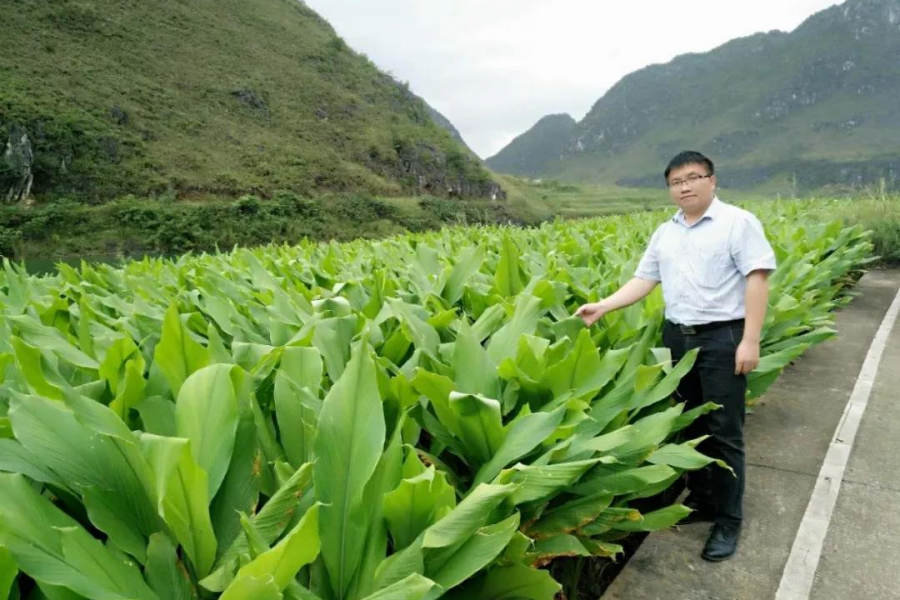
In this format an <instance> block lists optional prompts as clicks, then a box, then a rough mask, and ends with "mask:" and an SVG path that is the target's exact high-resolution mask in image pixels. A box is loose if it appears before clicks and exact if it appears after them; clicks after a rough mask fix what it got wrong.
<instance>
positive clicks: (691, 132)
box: [487, 0, 900, 191]
mask: <svg viewBox="0 0 900 600" xmlns="http://www.w3.org/2000/svg"><path fill="white" fill-rule="evenodd" d="M897 98H900V0H848V1H847V2H845V3H843V4H841V5H837V6H833V7H831V8H829V9H826V10H824V11H821V12H819V13H817V14H815V15H813V16H812V17H810V18H809V19H807V20H806V21H805V22H804V23H803V24H802V25H800V26H799V27H798V28H797V29H796V30H794V31H793V32H791V33H783V32H778V31H774V32H769V33H759V34H756V35H753V36H750V37H746V38H741V39H737V40H733V41H731V42H728V43H726V44H724V45H722V46H720V47H718V48H716V49H714V50H712V51H710V52H707V53H703V54H688V55H684V56H679V57H677V58H675V59H674V60H673V61H671V62H670V63H667V64H664V65H653V66H650V67H647V68H644V69H641V70H639V71H636V72H634V73H632V74H630V75H628V76H626V77H624V78H623V79H622V80H621V81H619V82H618V83H617V84H616V85H615V86H613V87H612V88H611V89H610V90H609V91H608V92H607V93H606V94H605V95H604V96H603V97H602V98H601V99H600V100H598V101H597V103H596V104H595V105H594V106H593V108H592V109H591V110H590V112H589V113H588V114H587V115H586V116H585V118H584V119H582V120H581V121H580V122H579V123H578V124H577V125H576V126H575V127H574V128H573V130H572V132H571V134H570V135H569V137H568V140H567V141H566V143H565V144H564V146H565V148H564V150H562V151H561V152H560V151H559V149H558V148H557V147H555V144H551V145H548V144H546V143H545V141H544V140H543V139H541V138H540V137H539V136H536V135H532V136H528V138H525V139H522V138H520V139H518V140H517V141H516V142H515V143H516V144H518V146H519V150H518V152H519V153H526V152H529V153H530V154H531V163H530V165H529V168H528V169H520V170H517V169H514V168H510V169H508V170H507V172H511V173H513V174H521V175H527V176H531V177H536V176H543V177H558V178H560V179H563V180H569V181H585V182H595V183H606V184H618V185H629V186H645V185H657V186H658V185H660V184H661V183H662V170H663V167H664V166H665V164H666V162H667V161H668V159H669V158H671V156H672V155H674V154H675V153H677V152H678V151H680V150H683V149H696V150H700V151H702V152H705V153H707V154H709V155H710V156H711V157H712V158H713V159H714V160H715V161H716V162H717V163H718V165H719V166H720V167H721V168H720V172H721V173H722V177H720V181H721V183H722V184H723V185H725V186H731V187H739V188H748V189H749V188H755V189H760V190H771V191H775V190H779V191H780V190H785V191H787V190H794V191H803V190H810V189H816V188H821V187H823V186H828V185H840V186H852V185H859V184H863V185H865V184H870V183H877V182H879V180H880V179H882V178H883V179H884V180H885V181H886V184H887V186H888V187H892V188H895V189H896V188H898V187H900V105H898V102H897ZM522 146H530V147H531V150H529V151H526V150H523V149H522ZM505 152H507V150H504V151H503V152H501V154H500V155H498V156H501V155H503V154H504V153H505ZM538 154H541V156H540V159H538V158H537V155H538ZM535 162H537V163H539V166H538V167H537V168H535V166H534V163H535ZM487 164H488V165H490V166H492V167H494V168H497V169H498V170H499V165H498V162H497V160H495V159H493V158H492V159H489V160H488V161H487Z"/></svg>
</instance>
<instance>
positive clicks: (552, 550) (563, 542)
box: [534, 533, 591, 567]
mask: <svg viewBox="0 0 900 600" xmlns="http://www.w3.org/2000/svg"><path fill="white" fill-rule="evenodd" d="M534 554H535V561H534V565H535V566H537V567H542V566H544V565H546V564H549V563H550V562H551V561H552V560H553V559H555V558H560V557H562V556H590V555H591V553H590V552H589V551H588V549H587V548H585V547H584V544H582V543H581V541H580V540H579V539H578V538H577V537H575V536H574V535H569V534H567V533H560V534H559V535H555V536H553V537H549V538H543V539H540V540H537V541H536V542H535V543H534Z"/></svg>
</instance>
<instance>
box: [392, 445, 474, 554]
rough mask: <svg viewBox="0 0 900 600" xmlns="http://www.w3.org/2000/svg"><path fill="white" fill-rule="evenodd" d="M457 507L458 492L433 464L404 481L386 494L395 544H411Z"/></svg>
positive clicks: (411, 456)
mask: <svg viewBox="0 0 900 600" xmlns="http://www.w3.org/2000/svg"><path fill="white" fill-rule="evenodd" d="M410 459H414V460H418V459H417V458H416V456H415V453H411V454H410ZM455 506H456V491H455V490H454V489H453V486H451V485H450V484H448V483H447V479H446V477H445V476H444V474H443V473H441V472H439V471H435V468H434V466H433V465H432V466H430V467H428V468H427V469H426V470H425V471H424V472H423V473H421V474H420V475H417V476H415V477H412V478H409V479H404V480H403V481H401V482H400V485H399V486H398V487H397V489H395V490H393V491H392V492H390V493H388V494H386V495H385V496H384V518H385V519H386V520H387V522H388V529H389V530H390V532H391V537H392V538H393V540H394V547H395V548H405V547H406V546H408V545H410V544H411V543H412V542H413V541H414V540H415V539H416V538H417V537H419V534H420V533H422V532H423V531H425V529H427V528H428V527H429V526H430V525H431V524H432V523H434V522H435V521H438V520H439V519H440V518H441V517H443V516H444V515H446V514H447V513H448V512H450V511H451V510H452V509H453V508H454V507H455Z"/></svg>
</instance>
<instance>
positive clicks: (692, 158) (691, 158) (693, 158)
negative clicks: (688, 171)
mask: <svg viewBox="0 0 900 600" xmlns="http://www.w3.org/2000/svg"><path fill="white" fill-rule="evenodd" d="M694 163H699V164H701V165H703V166H705V167H706V171H707V173H706V174H707V175H715V174H716V169H715V167H714V166H713V162H712V161H711V160H709V159H708V158H706V157H705V156H704V155H702V154H700V153H699V152H695V151H694V150H685V151H683V152H679V153H678V154H676V155H675V157H674V158H673V159H672V160H670V161H669V166H667V167H666V172H665V173H664V174H663V177H665V178H666V181H669V173H671V172H672V169H677V168H678V167H683V166H684V165H692V164H694Z"/></svg>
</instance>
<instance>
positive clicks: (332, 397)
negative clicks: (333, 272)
mask: <svg viewBox="0 0 900 600" xmlns="http://www.w3.org/2000/svg"><path fill="white" fill-rule="evenodd" d="M384 441H385V422H384V414H383V413H382V408H381V397H380V395H379V393H378V385H377V381H376V375H375V363H374V362H373V361H372V357H371V353H370V350H369V348H368V346H367V345H365V344H360V345H358V346H357V347H356V350H355V352H354V354H353V357H352V358H351V360H350V362H349V363H348V365H347V368H346V369H345V370H344V372H343V374H342V375H341V378H340V379H339V380H338V381H337V382H336V383H335V384H334V386H333V387H332V388H331V390H330V391H329V392H328V395H327V396H326V398H325V401H324V403H323V405H322V412H321V414H320V415H319V429H318V432H317V435H316V455H317V457H318V459H317V460H318V462H317V464H316V469H315V489H316V499H317V500H318V501H319V502H321V503H322V505H323V506H322V509H321V515H320V519H321V523H322V531H323V532H325V533H326V535H324V536H323V537H322V558H323V559H324V561H325V564H326V566H327V567H328V575H329V578H330V581H331V586H332V588H333V589H334V591H335V594H336V596H337V598H338V599H342V598H344V594H345V592H346V590H347V588H348V586H349V585H350V582H351V580H352V578H353V575H354V573H355V572H356V569H357V567H358V566H359V563H360V558H361V554H362V550H363V545H364V543H365V540H366V535H367V532H368V528H369V526H370V525H371V524H370V523H369V522H368V519H367V512H366V508H367V507H365V506H364V505H363V503H362V496H363V491H364V489H365V485H366V482H368V480H369V478H370V477H371V476H372V474H373V473H374V471H375V467H376V465H377V464H378V458H379V457H380V456H381V452H382V448H383V446H384Z"/></svg>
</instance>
